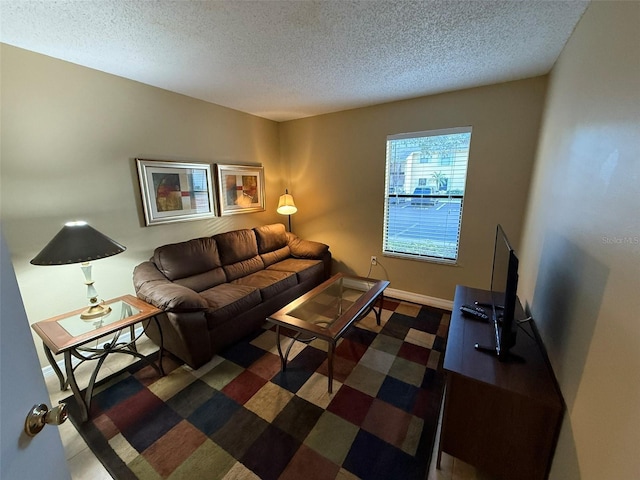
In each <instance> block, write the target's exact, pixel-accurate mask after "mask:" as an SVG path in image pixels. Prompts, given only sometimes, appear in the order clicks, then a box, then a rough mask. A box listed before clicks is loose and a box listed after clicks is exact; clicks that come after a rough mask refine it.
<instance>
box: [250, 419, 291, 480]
mask: <svg viewBox="0 0 640 480" xmlns="http://www.w3.org/2000/svg"><path fill="white" fill-rule="evenodd" d="M299 447H300V442H299V441H297V440H296V439H295V438H293V437H292V436H291V435H289V434H288V433H285V432H283V431H282V430H280V429H279V428H277V427H275V426H273V425H269V426H268V427H267V428H266V429H265V430H264V432H262V434H261V435H260V436H259V437H258V438H257V439H256V441H255V442H254V443H253V445H251V447H249V449H248V450H247V452H246V453H245V455H244V456H243V457H242V458H241V459H240V461H241V462H242V463H244V464H245V465H246V466H247V467H248V468H249V469H251V470H252V471H253V472H255V473H256V474H257V475H258V476H259V477H260V478H261V479H264V480H277V479H278V477H279V476H280V474H281V473H282V471H283V470H284V469H285V467H286V466H287V464H288V463H289V462H290V461H291V459H292V458H293V456H294V455H295V453H296V451H297V450H298V448H299Z"/></svg>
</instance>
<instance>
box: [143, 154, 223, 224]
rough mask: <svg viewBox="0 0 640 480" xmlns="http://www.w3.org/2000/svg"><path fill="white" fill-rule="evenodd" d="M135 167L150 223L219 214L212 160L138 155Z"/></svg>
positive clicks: (182, 220)
mask: <svg viewBox="0 0 640 480" xmlns="http://www.w3.org/2000/svg"><path fill="white" fill-rule="evenodd" d="M136 167H137V169H138V178H139V181H140V193H141V195H142V207H143V210H144V219H145V224H146V225H147V226H150V225H158V224H163V223H173V222H185V221H190V220H201V219H204V218H210V217H215V216H216V209H215V201H214V198H215V195H214V192H213V180H212V168H211V165H210V164H207V163H185V162H170V161H161V160H148V159H143V158H136Z"/></svg>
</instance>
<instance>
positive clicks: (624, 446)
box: [520, 2, 640, 480]
mask: <svg viewBox="0 0 640 480" xmlns="http://www.w3.org/2000/svg"><path fill="white" fill-rule="evenodd" d="M639 26H640V3H638V2H593V3H592V4H591V5H590V6H589V8H588V9H587V11H586V13H585V14H584V16H583V18H582V19H581V21H580V23H579V24H578V26H577V28H576V30H575V32H574V33H573V35H572V37H571V39H570V40H569V42H568V44H567V45H566V47H565V49H564V51H563V52H562V54H561V56H560V59H559V60H558V62H557V64H556V66H555V67H554V69H553V71H552V75H551V79H550V84H549V93H548V97H547V108H546V110H545V117H544V122H543V128H542V132H541V138H540V147H539V154H538V158H537V162H536V169H535V174H534V177H533V183H532V194H531V202H530V207H529V209H528V215H527V221H526V227H525V230H524V237H523V238H524V239H525V242H524V244H523V249H522V255H521V264H520V273H521V280H520V296H521V299H522V300H524V301H526V302H527V303H528V304H529V305H530V308H531V311H532V313H533V315H534V318H535V320H536V323H537V325H538V326H539V328H540V330H541V332H542V335H543V337H544V340H545V344H546V346H547V349H548V351H549V355H550V358H551V361H552V363H553V366H554V370H555V372H556V375H557V377H558V380H559V383H560V386H561V388H562V391H563V394H564V397H565V401H566V403H567V409H568V411H567V415H565V422H564V425H563V428H562V432H561V436H560V441H559V444H558V448H557V452H556V456H555V460H554V464H553V468H552V475H551V478H552V479H559V480H560V479H563V480H564V479H577V478H582V479H585V480H587V479H593V480H600V479H603V478H611V479H614V478H615V479H631V478H638V477H639V476H640V459H639V458H638V445H640V321H639V320H638V312H639V311H640V295H639V288H638V287H640V216H639V210H640V188H639V183H638V182H639V180H640V29H639V28H638V27H639Z"/></svg>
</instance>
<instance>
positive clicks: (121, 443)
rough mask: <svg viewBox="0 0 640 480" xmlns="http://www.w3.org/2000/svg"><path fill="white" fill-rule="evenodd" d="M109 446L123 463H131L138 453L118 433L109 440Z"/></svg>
mask: <svg viewBox="0 0 640 480" xmlns="http://www.w3.org/2000/svg"><path fill="white" fill-rule="evenodd" d="M109 446H110V447H111V448H113V451H114V452H115V453H116V455H118V457H120V460H122V461H123V462H124V463H127V464H128V463H131V462H132V461H133V460H135V459H136V458H137V457H138V455H140V453H139V452H138V451H137V450H136V449H135V448H133V447H132V446H131V444H130V443H129V442H127V439H126V438H124V437H123V436H122V434H121V433H118V434H117V435H115V436H114V437H113V438H111V439H110V440H109Z"/></svg>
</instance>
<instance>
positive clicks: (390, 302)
mask: <svg viewBox="0 0 640 480" xmlns="http://www.w3.org/2000/svg"><path fill="white" fill-rule="evenodd" d="M378 305H379V304H378ZM398 305H400V301H399V300H394V299H393V298H389V297H383V298H382V308H383V310H389V311H391V312H393V311H395V309H396V308H398Z"/></svg>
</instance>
